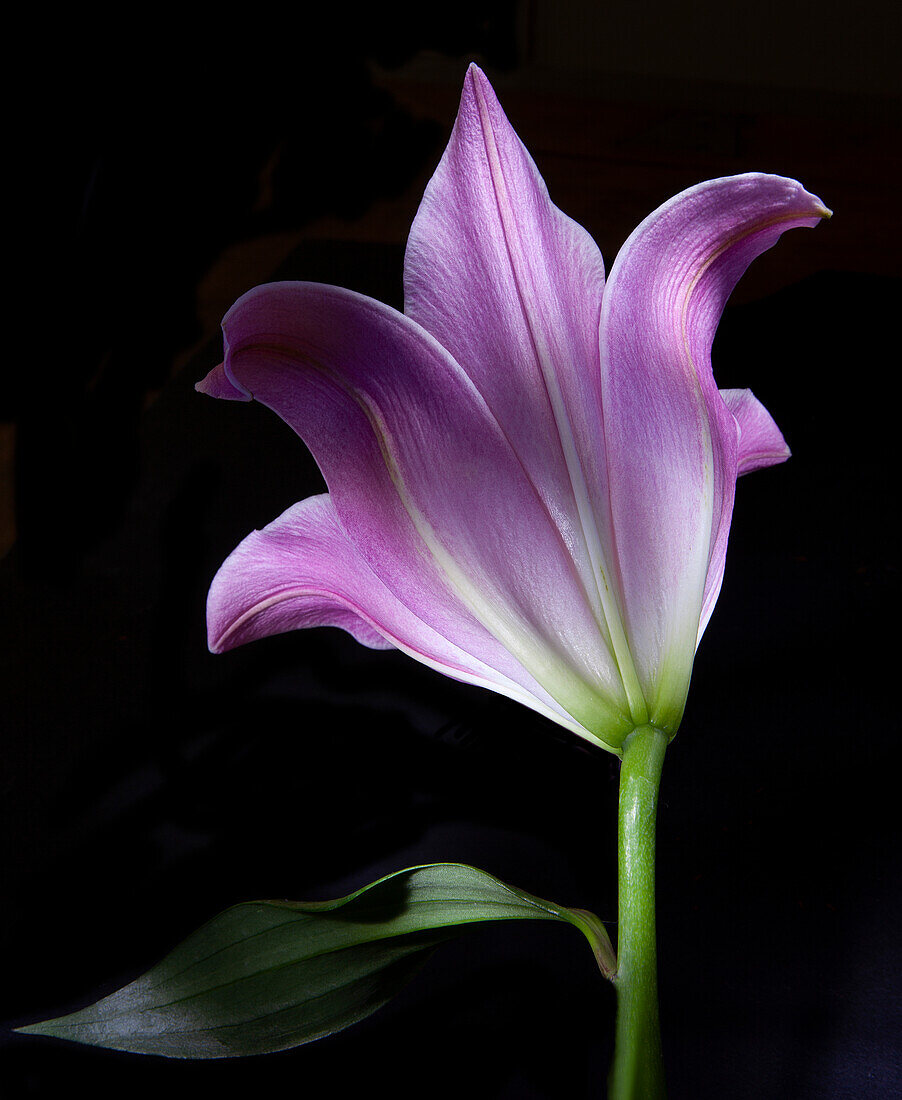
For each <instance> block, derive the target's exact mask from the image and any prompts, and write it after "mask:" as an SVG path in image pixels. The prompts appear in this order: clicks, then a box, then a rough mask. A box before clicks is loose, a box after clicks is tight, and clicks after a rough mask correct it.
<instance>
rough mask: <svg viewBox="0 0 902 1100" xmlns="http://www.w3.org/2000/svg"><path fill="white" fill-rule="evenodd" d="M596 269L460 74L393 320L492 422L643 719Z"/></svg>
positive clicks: (477, 77)
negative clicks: (630, 632)
mask: <svg viewBox="0 0 902 1100" xmlns="http://www.w3.org/2000/svg"><path fill="white" fill-rule="evenodd" d="M603 291H604V263H603V261H602V257H601V253H600V252H599V250H598V247H597V245H596V244H595V242H594V241H593V240H592V238H591V237H590V236H589V234H588V233H587V232H586V231H585V229H583V228H582V226H580V225H578V224H577V223H576V222H574V221H573V220H572V219H571V218H568V217H567V216H566V215H565V214H563V213H562V212H561V211H560V210H559V209H558V208H557V207H556V206H554V205H553V203H552V202H551V200H550V198H549V195H548V190H547V188H546V186H545V182H544V180H543V179H542V177H541V175H540V174H539V171H538V169H537V168H536V166H535V164H534V162H533V160H532V158H531V157H530V155H529V153H528V152H527V150H526V149H525V147H524V146H523V144H522V142H521V141H520V139H519V138H518V137H517V135H516V133H515V132H514V130H513V128H512V127H511V125H510V123H509V122H508V120H507V118H506V116H505V114H504V112H503V110H502V109H501V106H500V104H499V103H498V100H497V98H496V97H495V93H494V91H493V89H492V87H491V85H490V84H489V82H488V80H487V79H486V77H485V76H484V74H483V73H482V72H481V71H480V70H479V69H478V68H477V67H476V66H475V65H471V66H470V68H469V70H468V72H467V76H466V79H465V81H464V88H463V94H462V97H461V103H460V110H459V112H458V115H457V120H456V122H455V124H454V129H453V132H452V134H451V139H450V141H449V143H448V147H447V149H446V150H445V153H444V155H443V157H442V160H441V162H440V164H439V166H438V168H437V170H436V172H435V174H434V176H433V177H432V179H431V181H430V183H429V185H428V187H427V188H426V192H425V195H424V197H423V201H422V203H421V205H420V208H419V211H418V212H417V216H416V218H415V220H414V223H413V227H412V229H411V232H410V238H409V241H408V245H407V253H406V256H405V267H404V297H405V302H404V310H405V313H406V314H407V315H408V316H410V317H412V318H413V319H414V320H416V321H417V322H418V323H419V324H421V325H422V326H423V327H424V328H425V329H427V330H428V331H429V332H430V333H431V334H432V335H433V336H435V337H436V339H437V340H438V341H439V342H440V343H441V344H442V345H443V346H444V347H445V348H447V349H448V350H449V351H450V352H451V354H452V355H453V356H454V358H455V359H456V360H457V362H458V363H459V364H460V365H461V367H462V368H463V370H464V371H465V372H466V374H467V375H468V377H469V378H470V379H471V380H472V381H473V383H474V384H475V386H476V388H477V389H478V390H479V392H480V394H481V395H482V397H483V398H484V399H485V401H486V403H487V405H488V406H489V408H490V409H491V411H492V414H493V415H494V417H495V418H496V419H497V421H498V423H499V424H500V426H501V428H502V430H503V432H504V434H505V435H506V437H507V439H508V440H509V442H510V445H511V447H512V448H513V449H514V451H515V452H516V454H517V457H518V459H519V460H520V462H521V464H522V466H523V468H524V470H525V471H526V473H527V475H528V477H529V479H530V480H531V482H532V483H533V485H534V486H535V487H536V491H537V492H538V494H539V495H540V496H541V498H542V500H543V502H544V503H545V506H546V508H547V509H548V511H549V514H550V515H551V516H552V517H553V519H554V522H555V524H556V525H557V527H558V529H559V530H560V532H561V538H562V539H563V540H564V542H565V543H566V545H567V547H568V550H569V552H570V555H571V557H572V558H573V561H574V565H575V567H576V569H577V571H578V573H579V577H580V582H581V584H582V586H583V588H584V590H585V593H586V600H587V601H588V603H589V604H590V606H591V607H592V610H593V613H594V615H595V618H596V620H597V622H598V629H599V630H600V631H601V633H602V635H603V637H604V639H605V643H606V644H607V646H608V648H609V649H610V651H611V653H612V654H613V656H614V658H615V659H616V663H617V665H618V671H619V675H620V677H621V679H622V681H623V683H624V685H625V689H626V693H627V696H628V698H629V705H630V709H631V711H632V714H633V719H634V721H635V722H637V723H642V722H645V721H646V720H647V714H646V711H645V706H644V701H643V700H642V696H641V689H640V687H639V683H638V680H637V679H636V676H635V672H634V671H633V665H632V658H631V655H630V653H629V649H628V646H627V644H626V639H625V636H624V631H623V625H622V622H621V620H620V610H619V607H618V605H617V602H616V600H615V598H614V594H613V591H612V588H611V585H610V583H609V576H608V574H609V572H610V566H609V561H608V557H609V547H607V546H606V540H605V533H604V530H603V529H602V530H599V526H598V523H597V516H598V514H599V508H601V511H602V514H604V515H606V514H607V466H606V464H605V461H604V434H603V425H602V415H601V393H600V366H599V350H598V335H597V333H598V319H599V316H600V312H601V301H602V295H603Z"/></svg>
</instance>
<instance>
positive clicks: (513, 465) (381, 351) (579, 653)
mask: <svg viewBox="0 0 902 1100" xmlns="http://www.w3.org/2000/svg"><path fill="white" fill-rule="evenodd" d="M223 329H224V332H225V338H226V358H225V362H224V365H223V367H222V371H221V375H224V376H225V378H226V379H228V381H229V382H230V383H231V384H232V385H233V386H234V387H236V388H237V389H238V390H240V391H243V392H245V393H249V394H252V395H253V396H254V398H255V399H257V400H259V401H261V402H262V403H263V404H265V405H268V406H269V407H270V408H272V409H274V410H275V411H276V412H277V413H278V414H279V415H280V416H282V418H283V419H284V420H286V421H287V423H288V424H290V425H291V427H293V428H294V429H295V431H297V432H298V434H299V435H301V437H302V438H303V439H304V441H305V443H306V444H307V446H308V447H309V448H310V450H311V451H312V452H313V454H314V457H315V458H316V459H317V462H318V463H319V466H320V468H321V470H322V472H323V474H324V476H325V478H326V482H327V484H328V485H329V488H330V491H331V496H332V500H333V503H334V507H335V510H336V512H337V514H338V517H339V519H340V522H341V525H342V527H343V529H344V531H345V532H346V533H347V536H348V537H349V538H350V540H351V542H352V543H353V544H354V546H355V547H356V549H357V551H358V552H359V553H360V555H361V557H362V558H363V559H364V560H365V561H366V563H367V564H368V566H369V567H370V568H371V569H372V571H373V572H374V573H375V574H376V576H377V577H378V578H380V580H381V581H382V582H383V583H384V584H385V586H386V587H387V588H388V589H389V590H390V591H391V592H392V593H393V594H394V596H395V597H396V598H397V599H398V600H399V601H400V602H401V603H402V604H403V605H404V606H405V607H406V608H407V609H409V611H411V612H412V613H413V614H414V615H416V616H417V617H418V618H419V619H421V620H422V621H423V622H425V623H427V624H428V625H429V626H430V627H431V628H432V629H433V630H435V631H436V632H437V633H438V634H440V635H441V636H442V637H444V638H445V639H447V640H449V641H451V642H453V644H454V645H455V646H457V647H459V648H460V649H461V650H463V651H465V652H466V653H469V654H471V655H473V656H474V657H475V658H476V659H477V660H478V661H479V662H481V663H482V664H484V665H486V666H487V667H489V668H491V669H494V670H496V671H497V672H504V674H505V675H510V676H511V679H516V680H517V682H518V683H520V684H521V685H527V684H532V683H533V682H536V681H537V682H538V683H539V684H541V685H542V688H543V690H544V691H545V692H547V693H548V694H549V695H550V696H551V697H552V698H553V699H554V700H556V702H557V704H559V706H560V708H562V709H563V710H564V711H565V712H566V713H567V714H569V715H571V716H572V720H575V722H576V723H577V724H578V725H579V726H580V727H582V731H588V733H589V735H590V737H591V739H593V740H595V741H598V742H603V743H606V744H608V745H613V746H615V747H616V745H618V744H619V743H620V740H622V738H623V737H625V736H626V734H627V733H628V732H629V730H630V729H631V728H632V722H631V721H630V719H629V716H628V710H627V707H626V701H625V699H624V696H623V688H622V684H621V682H620V678H619V675H618V672H617V669H616V667H615V665H614V663H613V662H612V659H611V655H610V653H609V651H608V648H607V646H606V645H605V643H604V638H603V636H602V634H601V633H600V630H599V625H598V621H597V619H596V617H595V616H594V615H593V612H592V608H591V606H590V604H589V603H588V601H587V599H586V593H585V590H584V587H583V585H582V583H581V579H580V577H579V575H578V574H577V572H576V570H575V569H574V567H573V560H572V557H571V556H570V553H569V550H568V547H567V545H566V543H565V541H564V540H563V539H562V537H561V533H560V530H559V528H558V527H557V526H556V525H555V523H554V522H553V521H552V519H551V516H550V515H549V511H548V508H547V506H546V505H545V503H544V502H543V500H542V498H541V496H540V494H538V493H537V492H536V488H535V486H534V485H533V483H532V482H531V480H530V479H529V478H528V477H527V476H526V474H525V472H524V470H523V466H522V464H521V463H520V461H519V459H518V457H517V455H516V454H515V452H514V451H513V449H512V448H511V446H510V443H509V441H508V439H507V438H506V436H505V434H504V432H503V431H502V430H501V428H500V427H499V425H498V422H497V420H496V419H495V418H494V416H493V415H492V413H491V411H490V410H489V408H488V407H487V406H486V403H485V401H484V400H483V399H482V397H481V395H480V394H479V392H478V391H477V390H476V388H475V387H474V386H473V384H472V382H471V381H470V379H469V378H468V377H467V376H466V374H465V373H464V372H463V370H462V369H461V368H460V366H459V365H458V364H457V363H456V362H455V360H454V359H453V358H452V357H451V356H450V355H449V354H448V352H447V351H446V350H445V349H444V348H443V347H442V346H441V345H440V344H438V342H437V341H436V340H435V339H434V338H433V337H431V336H430V335H429V334H428V333H427V332H426V331H425V330H424V329H422V328H421V327H420V326H419V325H417V324H416V323H415V322H413V321H411V320H410V319H409V318H407V317H405V316H404V315H403V314H399V313H397V311H395V310H392V309H390V308H389V307H388V306H385V305H382V304H381V303H379V302H376V301H373V300H372V299H369V298H366V297H364V296H362V295H359V294H355V293H353V292H351V291H347V290H342V289H339V288H335V287H325V286H322V285H319V284H310V283H274V284H270V285H268V286H265V287H258V288H257V289H255V290H252V291H250V292H249V293H248V294H246V295H245V296H244V297H243V298H241V299H239V301H238V302H237V303H236V304H235V306H233V307H232V309H231V310H230V311H229V313H228V314H227V315H226V318H225V320H224V322H223ZM214 384H215V386H217V387H218V388H223V385H224V384H223V382H222V377H221V376H217V378H216V379H215V380H214V382H211V385H214ZM511 656H513V657H514V659H515V660H514V662H513V664H515V665H516V666H518V669H519V671H518V672H517V674H516V675H515V676H514V675H511V674H510V671H509V667H510V666H511V664H512V662H511ZM537 709H538V708H537Z"/></svg>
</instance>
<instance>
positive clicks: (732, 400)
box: [720, 390, 790, 474]
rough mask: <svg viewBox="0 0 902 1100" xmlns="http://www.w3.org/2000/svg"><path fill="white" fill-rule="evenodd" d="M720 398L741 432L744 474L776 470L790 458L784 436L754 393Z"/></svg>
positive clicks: (733, 393) (723, 393) (724, 393)
mask: <svg viewBox="0 0 902 1100" xmlns="http://www.w3.org/2000/svg"><path fill="white" fill-rule="evenodd" d="M720 396H721V397H722V398H723V399H724V401H725V402H726V406H727V408H728V409H729V410H730V412H731V413H732V414H733V418H734V419H735V421H736V424H737V426H738V428H739V454H738V459H739V473H740V474H748V473H751V472H752V470H761V469H763V468H764V467H765V466H776V465H777V463H778V462H785V461H786V459H787V458H789V454H790V452H789V448H788V447H787V446H786V440H785V439H784V438H783V433H782V432H781V431H780V429H779V428H778V427H777V425H776V424H775V423H774V420H773V417H772V416H771V415H770V413H769V412H768V411H767V409H765V407H764V406H763V405H762V404H761V402H760V401H759V400H758V398H757V397H755V395H754V394H753V393H752V391H751V390H721V391H720Z"/></svg>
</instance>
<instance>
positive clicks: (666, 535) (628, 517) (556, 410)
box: [197, 65, 829, 754]
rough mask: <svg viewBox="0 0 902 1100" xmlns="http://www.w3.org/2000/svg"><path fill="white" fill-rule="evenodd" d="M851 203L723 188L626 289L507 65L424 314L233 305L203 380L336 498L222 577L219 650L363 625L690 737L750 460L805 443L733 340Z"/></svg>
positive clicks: (581, 717) (565, 706)
mask: <svg viewBox="0 0 902 1100" xmlns="http://www.w3.org/2000/svg"><path fill="white" fill-rule="evenodd" d="M827 216H829V211H828V210H827V209H826V208H825V206H824V205H823V203H822V202H821V201H820V200H819V199H818V198H816V197H815V196H813V195H810V194H809V193H808V192H807V191H805V190H804V189H803V188H802V186H801V185H800V184H799V183H797V182H795V181H794V180H791V179H785V178H783V177H780V176H772V175H762V174H757V173H752V174H747V175H739V176H731V177H727V178H722V179H715V180H710V181H708V182H707V183H702V184H699V185H698V186H696V187H692V188H690V189H689V190H687V191H684V192H683V193H682V194H679V195H677V196H676V197H675V198H673V199H671V200H670V201H669V202H667V203H665V204H664V205H663V206H661V207H660V208H659V209H658V210H656V211H655V212H654V213H653V214H651V215H650V216H649V217H648V218H646V219H645V221H643V222H642V223H641V225H639V227H638V228H637V229H636V230H635V232H634V233H633V234H632V236H631V237H630V238H629V239H628V240H627V242H626V244H625V245H624V246H623V248H622V250H621V252H620V254H619V255H618V256H617V259H616V261H615V262H614V264H613V266H612V269H611V271H610V274H609V276H608V278H607V281H605V271H604V264H603V261H602V258H601V254H600V252H599V250H598V247H597V246H596V244H595V243H594V241H593V240H592V238H591V237H590V236H589V234H588V233H587V232H586V231H585V230H584V229H583V228H582V227H581V226H579V225H577V224H576V223H575V222H574V221H572V220H571V219H570V218H568V217H567V216H566V215H565V214H563V213H562V212H561V211H560V210H559V209H558V208H557V207H556V206H554V205H553V204H552V202H551V200H550V198H549V195H548V191H547V188H546V186H545V184H544V181H543V180H542V177H541V176H540V174H539V172H538V169H537V168H536V166H535V164H534V163H533V161H532V159H531V157H530V155H529V153H528V152H527V150H526V149H525V147H524V146H523V144H522V143H521V142H520V140H519V138H518V137H517V135H516V134H515V132H514V130H513V128H512V127H511V125H510V123H509V122H508V120H507V118H506V117H505V115H504V112H503V111H502V109H501V106H500V105H499V103H498V100H497V99H496V97H495V93H494V91H493V89H492V87H491V85H490V84H489V82H488V80H487V79H486V77H485V75H484V74H483V73H482V72H481V71H480V70H479V69H478V68H477V67H476V66H475V65H473V66H471V67H470V69H469V71H468V73H467V76H466V79H465V84H464V89H463V95H462V98H461V103H460V110H459V113H458V116H457V121H456V123H455V126H454V130H453V133H452V135H451V139H450V142H449V144H448V147H447V149H446V150H445V153H444V155H443V157H442V160H441V163H440V164H439V166H438V169H437V170H436V172H435V175H434V176H433V177H432V180H431V181H430V183H429V185H428V187H427V189H426V193H425V195H424V197H423V200H422V204H421V206H420V208H419V211H418V213H417V215H416V218H415V220H414V222H413V227H412V229H411V232H410V238H409V241H408V245H407V252H406V257H405V265H404V298H405V302H404V312H403V313H399V312H398V311H396V310H394V309H392V308H390V307H389V306H387V305H384V304H382V303H380V302H378V301H374V300H373V299H371V298H368V297H365V296H363V295H360V294H356V293H354V292H352V291H350V290H344V289H341V288H339V287H333V286H324V285H321V284H316V283H305V282H281V283H271V284H269V285H266V286H261V287H257V288H256V289H254V290H251V291H250V292H248V293H247V294H245V295H244V296H243V297H242V298H240V299H239V300H238V301H237V302H236V304H235V305H234V306H233V307H232V309H231V310H230V311H229V312H228V314H227V315H226V317H225V319H224V321H223V331H224V337H225V358H224V361H223V363H221V364H220V365H219V366H218V367H217V368H215V370H213V371H212V372H211V373H210V374H209V375H208V376H207V377H206V378H205V379H204V380H203V382H201V383H199V385H198V387H197V388H198V389H199V390H201V391H202V392H204V393H208V394H211V395H213V396H215V397H223V398H229V399H234V400H239V401H250V400H257V401H261V402H262V403H263V404H265V405H267V406H268V407H269V408H271V409H273V410H274V411H275V412H276V413H277V414H278V415H279V416H281V417H282V418H283V419H284V420H285V421H286V422H287V423H288V424H289V425H290V427H291V428H293V429H294V430H295V432H297V434H298V435H299V436H300V437H301V439H302V440H303V441H304V443H305V444H306V445H307V446H308V447H309V448H310V450H311V452H312V453H313V455H314V457H315V459H316V461H317V463H318V465H319V467H320V470H321V471H322V473H323V476H324V478H325V481H326V484H327V486H328V489H329V492H328V493H327V494H324V495H321V496H315V497H311V498H310V499H307V500H304V501H301V502H300V503H299V504H296V505H294V506H293V507H292V508H289V509H288V511H287V512H285V513H284V514H283V515H282V516H280V517H279V518H278V519H276V520H275V521H274V522H273V523H271V524H270V525H269V526H268V527H266V528H265V529H264V530H262V531H254V532H253V533H252V534H251V535H249V536H248V537H247V538H246V539H245V540H244V541H243V542H242V543H241V544H240V545H239V546H238V548H237V549H236V550H235V551H234V552H233V553H232V555H231V556H230V557H229V558H228V559H227V560H226V562H225V563H224V564H223V566H222V567H221V569H220V570H219V572H218V574H217V575H216V577H215V579H214V581H213V584H212V587H211V589H210V595H209V601H208V631H209V645H210V648H211V650H212V651H214V652H222V651H224V650H228V649H231V648H232V647H234V646H237V645H240V644H243V643H244V642H248V641H251V640H253V639H256V638H261V637H264V636H266V635H271V634H277V633H280V632H283V631H287V630H294V629H297V628H301V627H310V626H324V625H325V626H338V627H342V628H343V629H345V630H347V631H349V632H350V633H351V634H352V635H353V636H354V637H355V638H356V639H357V640H358V641H360V642H362V643H363V644H364V645H368V646H372V647H374V648H386V647H397V648H398V649H400V650H402V651H403V652H405V653H407V654H409V655H410V656H411V657H414V658H416V659H417V660H419V661H421V662H423V663H424V664H426V665H429V666H430V667H432V668H434V669H436V670H438V671H439V672H442V673H444V674H446V675H448V676H451V677H453V678H455V679H457V680H462V681H465V682H467V683H471V684H479V685H481V686H483V687H486V688H489V689H491V690H493V691H497V692H500V693H501V694H503V695H506V696H509V697H510V698H512V699H516V700H518V701H519V702H521V703H524V704H525V705H526V706H529V707H531V708H532V709H533V710H536V711H538V712H539V713H540V714H543V715H545V716H546V717H548V718H550V719H552V720H553V721H555V722H557V723H559V724H560V725H561V726H563V727H565V728H566V729H568V730H572V731H573V732H574V733H576V734H578V735H580V736H581V737H584V738H586V739H587V740H589V741H590V742H592V743H594V744H596V745H600V746H602V747H604V748H606V749H609V750H611V751H613V752H615V753H618V754H619V753H620V751H621V746H622V744H623V742H624V740H625V739H626V737H627V736H628V735H629V734H630V733H631V731H632V730H633V729H634V728H636V727H639V726H643V725H646V724H651V725H654V726H656V727H657V728H658V729H660V730H662V731H664V732H666V733H667V734H668V735H669V736H672V735H673V734H674V733H675V732H676V728H677V726H678V725H679V721H680V718H681V715H682V712H683V708H684V704H685V699H686V693H687V690H688V685H689V678H690V673H691V669H692V663H693V659H694V655H695V651H696V647H697V644H698V641H699V639H700V638H701V635H702V633H703V631H704V629H705V626H706V624H707V622H708V619H709V617H710V615H711V612H712V610H713V607H714V603H715V601H716V599H717V595H718V592H719V590H720V586H721V579H722V577H723V570H724V558H725V554H726V548H727V536H728V533H729V528H730V519H731V514H732V509H733V498H734V491H735V486H736V479H737V477H738V475H739V474H741V473H745V472H747V471H750V470H755V469H758V468H760V467H764V466H769V465H772V464H774V463H778V462H782V461H784V460H785V459H786V458H787V457H788V455H789V449H788V448H787V446H786V443H785V442H784V440H783V437H782V435H781V434H780V431H779V430H778V428H777V427H776V425H775V424H774V421H773V420H772V418H771V417H770V415H769V414H768V412H767V411H766V409H765V408H764V407H763V406H762V405H761V404H760V402H758V400H757V399H756V398H755V397H754V396H753V395H752V393H751V392H750V391H749V390H723V391H719V390H718V389H717V386H716V384H715V381H714V375H713V373H712V368H711V344H712V340H713V337H714V331H715V328H716V326H717V323H718V320H719V318H720V314H721V312H722V309H723V306H724V303H725V302H726V299H727V297H728V296H729V294H730V292H731V291H732V289H733V287H734V285H735V284H736V282H737V280H738V279H739V277H740V275H741V274H742V272H743V271H744V270H745V268H746V267H747V266H748V264H749V263H750V262H751V261H752V260H753V259H754V258H755V257H756V256H757V255H759V254H760V253H761V252H763V251H765V250H766V249H767V248H769V247H770V246H771V245H773V244H774V243H775V242H776V241H777V239H778V238H779V237H780V235H781V234H782V233H783V232H784V230H786V229H790V228H792V227H795V226H813V225H815V224H816V223H817V222H818V221H819V220H820V219H821V218H823V217H827Z"/></svg>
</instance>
